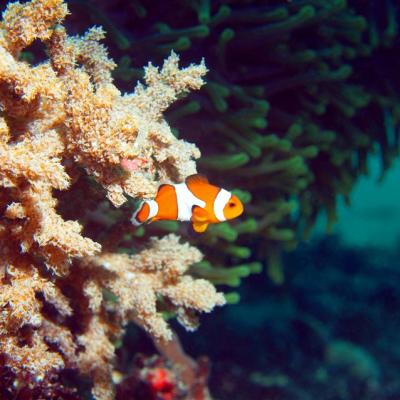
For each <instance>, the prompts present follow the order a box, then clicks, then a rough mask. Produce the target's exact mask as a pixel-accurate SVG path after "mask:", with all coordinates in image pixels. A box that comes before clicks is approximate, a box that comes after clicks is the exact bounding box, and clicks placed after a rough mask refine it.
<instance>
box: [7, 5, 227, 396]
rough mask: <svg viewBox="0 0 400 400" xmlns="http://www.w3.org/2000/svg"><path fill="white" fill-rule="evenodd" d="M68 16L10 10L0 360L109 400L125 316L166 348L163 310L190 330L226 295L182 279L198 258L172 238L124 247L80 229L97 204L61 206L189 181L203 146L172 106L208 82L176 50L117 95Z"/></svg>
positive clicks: (90, 37) (56, 9)
mask: <svg viewBox="0 0 400 400" xmlns="http://www.w3.org/2000/svg"><path fill="white" fill-rule="evenodd" d="M67 14H68V9H67V6H66V4H65V3H64V2H63V1H62V0H32V1H31V2H28V3H25V4H20V3H13V4H9V6H8V7H7V9H6V10H5V11H4V13H3V19H2V22H1V25H0V110H1V113H0V185H1V192H0V207H1V210H2V219H1V224H0V259H1V262H0V358H1V360H2V362H4V368H8V370H9V371H10V372H11V373H12V374H13V376H14V377H15V381H14V384H15V382H17V381H18V380H19V381H18V382H19V383H18V384H15V385H16V386H15V388H16V389H18V387H17V386H18V385H23V382H25V381H26V382H28V381H29V382H30V385H34V382H37V384H38V385H39V382H47V383H49V382H50V381H49V379H50V378H49V377H50V376H53V374H54V373H58V372H60V371H62V370H63V369H65V368H69V369H75V370H77V371H79V372H80V373H81V374H82V375H85V376H87V377H91V378H92V382H93V390H92V392H93V394H94V396H95V397H96V398H97V399H110V398H112V393H113V390H114V389H113V382H112V371H113V368H114V367H113V361H114V350H115V348H114V343H115V341H116V340H118V338H119V337H120V336H121V335H122V334H123V330H124V326H125V324H126V323H127V322H128V321H131V320H135V321H136V322H138V323H139V324H140V325H141V326H142V327H144V328H145V329H146V330H147V331H148V332H149V334H150V335H151V336H152V337H153V338H154V339H155V340H157V341H158V342H166V341H168V340H170V339H172V333H171V330H170V329H169V327H168V324H167V322H166V321H165V320H164V319H163V316H162V313H161V311H162V309H163V308H162V307H161V308H160V303H163V304H162V306H163V307H164V309H168V310H170V311H174V312H175V313H176V315H177V316H178V319H179V320H180V321H181V323H182V324H183V325H184V326H185V327H186V328H188V329H193V328H194V327H195V326H196V315H195V314H196V313H197V312H201V311H203V312H209V311H211V310H212V309H213V307H214V306H215V305H222V304H224V302H225V299H224V297H223V295H222V294H221V293H217V292H216V290H215V288H214V287H213V286H212V285H211V284H210V283H209V282H208V281H205V280H203V279H194V278H192V277H191V276H190V275H188V274H187V270H188V268H189V266H190V264H192V263H194V262H198V261H200V260H201V258H202V255H201V253H200V252H199V251H198V250H197V249H195V248H193V247H190V246H189V245H187V244H181V243H179V238H178V237H177V236H174V235H169V236H167V237H165V238H163V239H153V240H152V241H151V242H150V245H149V246H148V247H147V248H146V249H144V250H142V251H140V252H138V253H136V254H134V255H131V256H128V255H127V254H120V253H116V252H113V251H115V250H116V249H115V248H112V246H111V245H110V240H108V241H107V240H106V239H107V238H106V239H104V237H103V239H104V240H102V238H100V239H99V240H98V238H97V237H96V238H89V237H86V236H84V235H83V234H82V229H83V228H84V229H85V230H86V226H85V221H87V219H85V217H84V214H85V211H88V210H86V209H85V208H84V209H83V210H75V211H74V212H73V213H72V214H73V215H71V217H72V218H71V219H65V216H64V215H63V212H62V211H60V206H59V204H58V203H59V200H60V201H61V202H62V201H63V198H68V193H71V194H70V196H71V198H73V197H82V200H85V201H87V202H88V201H89V202H90V201H91V195H92V194H93V192H94V191H97V194H96V196H94V199H92V201H96V199H97V198H101V196H102V194H103V195H104V192H105V194H106V196H107V197H108V199H109V200H110V201H111V203H112V204H113V205H114V206H116V207H118V206H120V205H121V204H122V203H124V202H125V201H126V199H127V197H126V196H131V197H145V196H152V195H154V193H155V191H156V188H157V186H158V185H159V183H163V182H177V181H181V180H183V179H184V178H185V177H186V176H187V175H190V174H192V173H194V172H195V171H196V166H195V161H194V159H195V158H198V157H199V155H200V153H199V150H198V149H197V147H196V146H194V145H192V144H190V143H187V142H185V141H183V140H178V139H177V138H176V137H175V136H174V135H173V134H172V132H171V130H170V128H169V125H168V124H167V123H166V121H165V120H164V119H163V112H164V111H165V110H166V109H167V108H168V107H169V106H170V105H171V104H172V103H173V102H174V101H175V100H177V99H178V98H180V97H182V95H185V94H186V93H187V92H189V91H190V90H193V89H198V88H200V86H201V85H202V84H203V81H202V76H203V75H204V74H205V72H206V68H205V65H204V63H203V62H202V63H201V64H200V65H190V66H189V67H187V68H184V69H179V67H178V57H177V55H175V54H174V53H172V54H171V55H170V56H169V58H168V59H167V60H166V61H165V62H164V65H163V67H162V68H161V70H159V69H158V68H156V67H154V66H153V65H151V64H150V65H149V66H148V67H147V68H145V75H144V82H145V83H144V84H138V85H137V87H136V89H135V91H134V92H133V93H131V94H122V93H121V92H120V91H119V90H118V89H117V87H116V86H115V85H114V84H113V79H112V76H111V72H112V70H113V68H114V67H115V64H114V62H113V60H111V59H110V58H109V57H108V54H107V49H106V48H105V47H104V46H103V45H101V44H100V43H99V41H100V40H101V39H102V38H103V37H104V32H103V31H102V29H101V28H97V27H95V28H92V29H90V30H89V31H88V32H87V33H86V34H85V35H83V36H81V37H80V36H75V37H68V36H67V34H66V31H65V29H64V27H63V26H62V25H60V24H61V22H62V21H63V19H64V17H65V16H66V15H67ZM34 42H35V43H38V42H41V43H42V44H43V45H44V46H45V47H46V50H47V54H48V55H49V59H48V60H44V61H43V62H41V63H39V64H37V65H30V64H29V63H27V62H26V61H23V56H22V55H23V52H24V51H25V49H26V48H27V47H28V46H30V45H31V44H33V43H34ZM79 182H86V183H87V184H86V186H84V187H83V191H84V193H83V194H82V192H80V191H79V190H77V188H78V189H80V188H82V186H81V185H80V184H79ZM101 187H102V188H103V191H101ZM93 188H95V189H93ZM102 192H103V193H102ZM87 197H89V199H87ZM79 216H81V217H82V218H81V221H77V220H76V219H77V218H79ZM82 224H83V225H82ZM88 232H90V229H89V230H88ZM102 245H103V247H104V248H105V249H106V251H103V252H102ZM106 293H109V294H110V293H111V294H110V295H111V297H112V298H113V299H114V300H110V299H109V298H107V296H106ZM28 375H29V376H30V377H32V379H30V378H29V379H28V378H27V376H28ZM58 389H59V388H58ZM58 389H57V388H54V392H56V391H57V390H58ZM10 390H12V389H11V388H10ZM49 390H50V389H49Z"/></svg>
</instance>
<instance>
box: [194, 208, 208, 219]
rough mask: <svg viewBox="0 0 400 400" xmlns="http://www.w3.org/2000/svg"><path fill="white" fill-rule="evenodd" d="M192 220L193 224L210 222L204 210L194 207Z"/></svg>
mask: <svg viewBox="0 0 400 400" xmlns="http://www.w3.org/2000/svg"><path fill="white" fill-rule="evenodd" d="M191 219H192V222H206V221H208V213H207V211H206V210H205V209H204V208H201V207H199V206H193V207H192V218H191Z"/></svg>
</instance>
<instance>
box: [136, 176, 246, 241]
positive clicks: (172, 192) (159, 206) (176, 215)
mask: <svg viewBox="0 0 400 400" xmlns="http://www.w3.org/2000/svg"><path fill="white" fill-rule="evenodd" d="M242 212H243V204H242V202H241V201H240V200H239V199H238V198H237V197H236V196H235V195H233V194H232V193H230V192H228V191H227V190H225V189H222V188H220V187H217V186H214V185H211V184H210V183H209V182H208V180H207V178H206V177H205V176H203V175H200V174H195V175H191V176H189V177H187V178H186V180H185V182H183V183H178V184H164V185H161V186H160V187H159V188H158V192H157V196H156V198H155V199H154V200H144V201H143V202H142V203H141V205H140V206H139V208H138V209H137V210H136V211H135V212H134V213H133V215H132V218H131V221H132V223H133V224H134V225H137V226H138V225H141V224H143V223H145V222H153V221H160V220H177V221H191V223H192V227H193V230H194V231H195V232H199V233H200V232H204V231H205V230H206V229H207V227H208V225H209V224H216V223H218V222H222V221H226V220H229V219H233V218H236V217H238V216H239V215H241V214H242Z"/></svg>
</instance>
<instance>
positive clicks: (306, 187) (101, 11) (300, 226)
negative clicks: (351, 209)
mask: <svg viewBox="0 0 400 400" xmlns="http://www.w3.org/2000/svg"><path fill="white" fill-rule="evenodd" d="M71 6H72V7H74V8H76V9H77V10H79V12H80V15H81V18H83V16H84V15H86V17H87V18H88V19H90V20H91V21H95V22H96V23H101V24H104V26H107V29H108V30H109V31H110V32H111V35H110V37H109V40H110V41H111V42H112V43H113V44H114V46H113V50H114V54H115V59H116V60H117V64H118V66H117V68H116V69H115V70H114V75H115V77H116V78H117V79H118V80H119V81H121V82H122V83H123V81H125V82H130V80H132V79H133V78H136V77H138V76H141V71H140V69H139V67H140V65H141V64H142V63H143V62H144V61H145V60H144V59H143V58H142V57H145V58H150V59H152V60H160V59H162V57H164V56H165V54H168V52H169V51H170V49H175V50H176V51H179V52H180V54H181V57H182V58H183V59H186V60H189V61H190V60H192V59H193V58H196V57H198V55H199V54H201V55H204V56H205V57H206V59H207V63H208V66H209V68H210V73H209V74H208V76H207V84H206V86H205V87H204V90H202V91H201V92H198V93H193V94H192V95H190V96H189V97H188V98H187V99H185V100H182V101H181V102H179V103H176V104H175V105H174V106H173V107H172V108H171V109H170V110H169V111H168V112H167V114H166V118H167V120H168V121H169V122H170V123H171V125H172V126H173V127H174V132H175V133H176V134H177V135H184V137H185V138H187V139H188V140H190V141H193V142H194V143H196V144H197V145H198V146H199V147H200V149H201V151H202V154H203V157H202V158H201V160H200V161H199V166H200V168H201V170H202V172H204V173H205V174H206V175H208V176H212V179H213V180H214V181H216V182H217V183H219V184H220V185H221V186H224V185H225V186H228V187H229V186H230V187H231V188H235V187H237V188H241V189H242V190H241V191H240V192H239V194H240V195H241V199H242V200H243V201H245V202H247V203H248V204H247V207H246V215H247V220H245V221H242V222H240V221H238V222H237V223H234V224H230V225H225V224H223V225H222V224H221V225H219V226H215V227H212V228H213V229H210V231H209V232H207V234H206V237H205V238H203V237H202V240H201V243H199V244H200V245H201V246H202V247H201V248H202V250H203V251H204V252H205V253H206V254H207V259H208V260H209V262H210V264H209V267H208V268H207V269H206V270H205V274H207V276H209V275H210V274H209V270H210V268H213V267H214V268H218V271H217V272H219V271H220V267H224V266H225V265H226V264H232V263H233V264H236V265H238V266H240V268H242V269H241V271H242V272H243V268H245V269H246V272H244V275H248V274H249V273H251V269H250V268H248V262H246V261H247V259H248V258H250V257H251V256H252V257H253V258H254V257H256V259H257V260H259V261H261V262H263V263H265V262H266V264H267V265H268V268H267V271H268V274H269V276H270V278H271V279H272V280H273V281H274V282H276V283H282V282H283V280H284V274H283V271H282V265H281V264H280V259H281V252H282V250H283V249H293V247H294V246H295V245H296V243H297V242H298V241H299V239H301V238H304V237H305V236H307V235H308V233H309V231H310V229H311V228H312V226H313V224H314V222H315V221H316V219H317V217H318V216H319V215H321V214H325V215H326V217H327V225H328V228H329V227H330V226H332V224H333V223H334V221H335V219H336V201H337V198H338V197H339V196H343V197H344V198H345V199H346V200H347V201H348V200H349V194H350V193H351V189H352V187H353V184H354V183H355V182H356V181H357V179H358V177H359V176H361V175H362V174H365V173H367V172H368V171H367V160H368V157H369V155H371V154H379V155H380V157H381V159H382V166H383V171H384V170H385V169H386V168H388V167H389V166H390V163H391V160H392V159H393V157H395V156H396V155H397V154H398V150H399V120H400V109H399V95H398V93H399V80H398V74H397V72H396V71H397V70H398V68H399V65H398V61H397V57H396V54H397V53H398V50H399V47H398V40H397V41H396V38H397V34H398V17H399V8H398V5H397V3H396V1H394V0H387V1H384V2H382V4H380V3H379V5H378V4H377V3H376V2H374V1H358V0H348V1H346V0H326V1H325V0H292V1H286V0H274V1H265V0H250V1H243V2H240V1H235V0H228V1H212V2H211V1H209V0H172V1H168V2H164V3H157V6H156V7H155V6H154V3H153V2H151V1H148V0H135V1H130V2H124V1H116V2H113V3H112V4H111V3H110V2H106V1H100V2H99V1H96V5H95V4H94V2H92V1H78V0H74V1H72V2H71ZM121 10H124V12H121ZM71 21H72V24H73V26H80V24H82V21H81V20H80V21H77V20H74V19H72V20H71ZM386 60H387V62H386ZM188 126H194V127H195V129H190V130H188V129H187V127H188ZM178 229H179V228H178V227H177V226H176V225H174V224H167V225H160V230H159V231H157V230H156V229H155V228H154V227H150V228H149V233H148V234H153V233H157V232H162V231H163V230H167V231H177V230H178ZM254 242H257V243H258V244H259V245H258V246H257V249H255V248H254ZM215 248H219V249H220V250H221V251H219V252H218V254H216V252H215V251H214V249H215ZM256 253H258V254H256ZM251 261H254V260H251ZM259 269H260V268H259V266H258V267H256V271H258V270H259ZM232 271H237V270H232ZM197 272H198V273H199V274H201V272H202V271H201V269H198V270H197ZM234 274H236V272H234ZM217 275H218V273H217ZM226 275H229V272H226ZM234 276H235V275H233V276H232V277H231V278H232V279H231V278H230V277H229V276H227V277H226V282H227V283H232V282H237V279H234ZM219 277H220V275H218V279H219ZM236 277H237V275H236ZM219 282H221V280H219ZM233 286H234V285H233Z"/></svg>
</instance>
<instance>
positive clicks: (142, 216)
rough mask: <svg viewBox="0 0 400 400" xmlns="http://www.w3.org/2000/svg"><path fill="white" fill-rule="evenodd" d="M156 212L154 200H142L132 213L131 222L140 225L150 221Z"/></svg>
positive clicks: (156, 205)
mask: <svg viewBox="0 0 400 400" xmlns="http://www.w3.org/2000/svg"><path fill="white" fill-rule="evenodd" d="M157 213H158V204H157V202H156V201H154V200H144V201H143V202H142V203H141V204H140V206H139V207H138V209H137V210H136V211H135V212H134V213H133V214H132V217H131V222H132V224H133V225H135V226H140V225H142V224H144V223H145V222H151V220H152V219H153V218H154V217H155V216H156V215H157Z"/></svg>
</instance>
